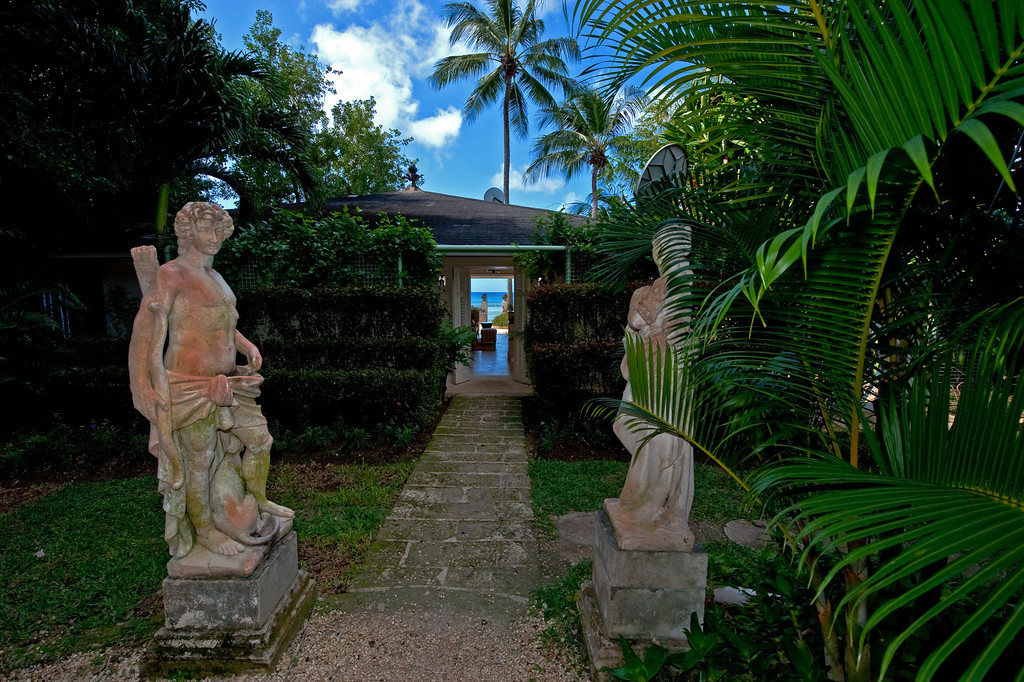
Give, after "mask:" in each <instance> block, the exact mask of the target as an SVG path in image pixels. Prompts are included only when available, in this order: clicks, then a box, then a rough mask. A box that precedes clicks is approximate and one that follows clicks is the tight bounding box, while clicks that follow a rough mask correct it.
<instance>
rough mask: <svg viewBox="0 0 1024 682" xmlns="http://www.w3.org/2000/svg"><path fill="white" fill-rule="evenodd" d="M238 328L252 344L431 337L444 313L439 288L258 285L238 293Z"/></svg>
mask: <svg viewBox="0 0 1024 682" xmlns="http://www.w3.org/2000/svg"><path fill="white" fill-rule="evenodd" d="M238 315H239V328H240V329H241V330H242V333H244V334H245V335H246V336H248V337H249V338H250V339H252V341H253V342H255V343H257V344H259V343H261V342H263V341H265V340H267V339H272V338H279V339H284V340H287V341H294V340H297V339H316V338H321V339H324V338H336V337H356V338H365V337H378V338H390V339H400V338H406V337H409V336H414V337H423V336H432V335H433V334H435V333H436V331H437V327H438V323H439V322H440V320H441V317H442V315H443V310H442V303H441V300H440V298H439V297H438V295H437V292H436V290H434V289H430V288H428V287H404V288H399V287H392V288H386V289H378V288H362V287H351V288H347V289H326V288H317V289H299V288H296V287H257V288H253V289H245V290H242V291H241V292H238Z"/></svg>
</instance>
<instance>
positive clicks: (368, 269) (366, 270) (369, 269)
mask: <svg viewBox="0 0 1024 682" xmlns="http://www.w3.org/2000/svg"><path fill="white" fill-rule="evenodd" d="M351 267H352V271H353V272H354V273H356V275H355V277H356V284H357V285H358V286H361V287H386V286H394V285H395V284H398V264H397V263H387V262H385V263H381V262H380V260H379V259H376V258H370V257H367V256H357V257H356V258H354V259H353V260H352V262H351Z"/></svg>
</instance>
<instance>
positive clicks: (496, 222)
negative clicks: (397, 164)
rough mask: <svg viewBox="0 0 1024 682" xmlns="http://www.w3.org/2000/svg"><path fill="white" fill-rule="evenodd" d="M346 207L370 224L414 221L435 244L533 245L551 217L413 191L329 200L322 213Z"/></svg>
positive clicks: (530, 210) (520, 208)
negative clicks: (537, 225)
mask: <svg viewBox="0 0 1024 682" xmlns="http://www.w3.org/2000/svg"><path fill="white" fill-rule="evenodd" d="M346 206H347V207H349V211H350V212H351V211H352V210H353V209H354V208H356V207H358V208H359V209H361V210H362V215H363V217H364V218H367V219H371V220H372V218H373V216H375V215H377V214H379V213H381V212H384V213H387V214H388V215H394V214H401V215H403V216H405V217H406V218H416V219H417V220H420V221H421V222H422V223H423V224H424V225H426V226H427V227H429V228H430V230H431V231H432V232H433V233H434V239H435V240H437V243H438V244H477V245H480V244H488V245H508V244H520V245H526V244H533V229H534V219H535V218H536V217H538V216H544V215H547V214H549V213H552V211H547V210H544V209H540V208H527V207H526V206H515V205H512V206H510V205H507V204H499V203H497V202H491V201H483V200H481V199H465V198H463V197H454V196H451V195H449V194H435V193H434V192H424V191H422V190H412V189H404V190H401V191H399V192H382V193H380V194H367V195H364V196H352V197H347V198H344V199H328V200H327V201H326V202H325V203H324V210H325V211H340V210H342V208H344V207H346ZM569 220H570V221H572V222H574V223H582V222H583V220H584V219H583V218H580V217H578V216H569Z"/></svg>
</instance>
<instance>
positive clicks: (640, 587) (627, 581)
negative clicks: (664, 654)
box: [580, 511, 708, 671]
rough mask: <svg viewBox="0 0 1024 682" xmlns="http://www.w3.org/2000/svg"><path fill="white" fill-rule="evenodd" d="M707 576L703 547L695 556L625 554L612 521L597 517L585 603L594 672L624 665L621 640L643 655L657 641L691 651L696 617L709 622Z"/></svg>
mask: <svg viewBox="0 0 1024 682" xmlns="http://www.w3.org/2000/svg"><path fill="white" fill-rule="evenodd" d="M707 575H708V556H707V553H706V552H704V550H703V548H701V547H700V545H697V546H695V548H694V550H693V551H689V552H670V551H647V550H626V549H622V548H620V547H619V544H618V542H617V541H616V539H615V534H614V533H613V531H612V526H611V523H610V522H609V520H608V516H607V515H606V514H605V513H604V512H603V511H599V512H597V519H596V522H595V524H594V578H593V581H591V582H588V583H585V584H584V588H583V590H582V592H583V593H582V595H581V600H580V609H581V611H582V616H583V626H584V634H585V636H586V639H587V649H588V651H589V653H590V659H591V665H592V668H593V670H592V671H599V670H600V669H601V668H602V667H604V666H610V667H617V666H619V665H622V655H621V649H620V647H619V644H618V641H617V640H618V637H619V636H620V635H622V636H625V637H626V638H627V639H630V640H634V641H636V642H637V644H638V645H639V646H638V647H636V648H639V649H643V648H644V644H645V643H647V642H650V641H651V640H653V639H657V640H658V642H659V643H660V644H661V645H662V646H664V647H666V648H669V649H676V650H683V649H686V648H687V645H686V633H685V632H684V631H685V630H686V628H688V627H689V626H690V615H691V614H693V613H696V614H697V619H698V621H700V622H701V623H703V621H704V598H705V594H706V592H707Z"/></svg>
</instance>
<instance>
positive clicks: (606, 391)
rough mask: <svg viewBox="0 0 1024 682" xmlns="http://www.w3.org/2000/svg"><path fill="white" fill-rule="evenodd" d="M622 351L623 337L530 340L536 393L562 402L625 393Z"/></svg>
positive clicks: (529, 362)
mask: <svg viewBox="0 0 1024 682" xmlns="http://www.w3.org/2000/svg"><path fill="white" fill-rule="evenodd" d="M621 351H622V341H621V340H619V341H591V342H584V343H534V344H530V346H529V351H528V352H527V354H526V362H527V369H528V370H529V372H530V382H531V383H532V384H533V390H534V393H536V395H538V396H540V397H542V398H551V399H555V400H556V401H562V402H565V401H566V400H568V399H570V398H571V399H572V401H574V402H579V401H581V400H586V399H589V398H592V397H596V396H602V395H621V394H622V390H623V388H625V386H626V380H625V379H623V378H622V372H621V371H620V370H619V365H620V363H621V360H622V355H621Z"/></svg>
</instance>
